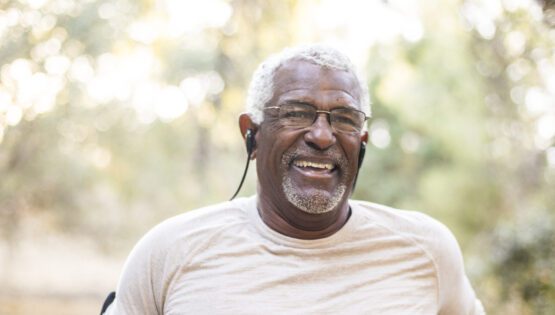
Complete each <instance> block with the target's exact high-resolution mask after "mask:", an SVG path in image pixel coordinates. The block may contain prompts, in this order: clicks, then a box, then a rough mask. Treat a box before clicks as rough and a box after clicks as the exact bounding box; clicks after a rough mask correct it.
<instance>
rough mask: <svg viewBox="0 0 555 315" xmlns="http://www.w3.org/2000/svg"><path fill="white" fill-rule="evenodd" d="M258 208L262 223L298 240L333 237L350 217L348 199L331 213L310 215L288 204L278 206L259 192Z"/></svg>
mask: <svg viewBox="0 0 555 315" xmlns="http://www.w3.org/2000/svg"><path fill="white" fill-rule="evenodd" d="M257 208H258V213H259V214H260V217H261V218H262V221H264V223H265V224H266V225H267V226H268V227H270V228H271V229H272V230H274V231H276V232H279V233H281V234H283V235H286V236H289V237H293V238H298V239H319V238H324V237H328V236H331V235H333V234H334V233H335V232H337V231H339V230H340V229H341V228H342V227H343V226H344V225H345V223H347V221H348V219H349V216H350V208H349V204H348V202H347V198H345V200H342V201H341V202H340V204H339V205H338V206H337V207H336V208H335V209H334V210H332V211H330V212H327V213H323V214H310V213H306V212H304V211H302V210H300V209H297V208H296V207H294V206H293V205H291V204H289V203H288V202H283V203H282V204H276V203H275V202H272V200H270V199H269V198H267V197H265V196H264V195H263V194H260V191H259V195H258V204H257Z"/></svg>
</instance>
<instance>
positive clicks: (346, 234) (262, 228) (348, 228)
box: [248, 196, 359, 248]
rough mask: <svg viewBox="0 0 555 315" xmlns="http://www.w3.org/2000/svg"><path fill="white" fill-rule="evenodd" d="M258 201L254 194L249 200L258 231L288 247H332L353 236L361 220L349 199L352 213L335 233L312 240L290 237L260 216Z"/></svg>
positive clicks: (252, 218)
mask: <svg viewBox="0 0 555 315" xmlns="http://www.w3.org/2000/svg"><path fill="white" fill-rule="evenodd" d="M257 201H258V197H257V196H253V197H252V198H250V200H249V207H248V208H249V217H250V220H251V222H252V223H253V225H254V227H255V228H256V231H257V232H258V233H259V234H260V235H261V236H262V237H264V238H265V239H267V240H270V241H272V242H273V243H276V244H279V245H282V246H287V247H295V248H324V247H330V246H333V245H334V244H337V243H342V242H343V241H344V240H345V239H348V238H350V237H351V234H352V233H353V231H354V230H355V227H356V225H357V222H358V221H359V214H358V211H357V209H356V205H355V204H354V203H353V202H352V201H351V200H349V207H350V208H351V215H350V217H349V219H348V220H347V222H346V223H345V224H344V225H343V226H342V227H341V229H339V230H338V231H337V232H335V233H333V234H332V235H330V236H326V237H323V238H318V239H312V240H305V239H299V238H294V237H290V236H287V235H284V234H281V233H279V232H277V231H275V230H273V229H272V228H270V227H269V226H268V225H266V223H265V222H264V221H263V220H262V218H261V217H260V214H259V213H258V208H257Z"/></svg>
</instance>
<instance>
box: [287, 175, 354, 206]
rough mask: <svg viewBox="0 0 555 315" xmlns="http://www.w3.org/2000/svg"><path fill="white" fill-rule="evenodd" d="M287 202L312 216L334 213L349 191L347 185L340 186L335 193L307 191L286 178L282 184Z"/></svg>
mask: <svg viewBox="0 0 555 315" xmlns="http://www.w3.org/2000/svg"><path fill="white" fill-rule="evenodd" d="M282 187H283V192H284V194H285V197H286V198H287V201H289V202H290V203H291V204H292V205H294V206H295V207H297V208H298V209H299V210H301V211H304V212H306V213H310V214H324V213H328V212H331V211H333V210H334V209H336V208H337V206H338V205H339V204H340V203H341V201H342V200H343V197H344V196H345V193H346V191H347V186H346V185H345V184H340V185H338V186H337V187H336V189H334V190H333V191H331V192H330V191H327V190H322V189H316V188H314V189H310V190H309V191H306V190H304V189H301V188H300V187H297V185H296V184H295V182H294V181H293V180H292V179H291V178H290V177H288V176H285V177H284V179H283V182H282Z"/></svg>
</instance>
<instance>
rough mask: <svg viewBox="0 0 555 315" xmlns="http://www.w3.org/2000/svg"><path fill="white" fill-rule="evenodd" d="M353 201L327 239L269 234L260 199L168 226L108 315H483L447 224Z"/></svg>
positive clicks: (153, 236) (128, 274) (129, 273)
mask: <svg viewBox="0 0 555 315" xmlns="http://www.w3.org/2000/svg"><path fill="white" fill-rule="evenodd" d="M349 203H350V205H351V209H352V215H351V217H350V219H349V221H348V222H347V223H346V224H345V226H344V227H343V228H341V230H339V231H338V232H336V233H335V234H333V235H332V236H329V237H326V238H323V239H318V240H300V239H295V238H290V237H287V236H284V235H282V234H279V233H278V232H275V231H274V230H272V229H270V228H269V227H267V226H266V225H265V223H264V222H263V221H262V220H261V218H260V216H259V215H258V212H257V209H256V197H255V196H254V197H250V198H241V199H236V200H235V201H231V202H226V203H222V204H219V205H215V206H211V207H207V208H203V209H199V210H195V211H192V212H188V213H185V214H182V215H179V216H177V217H174V218H171V219H169V220H166V221H165V222H163V223H161V224H159V225H158V226H156V227H155V228H154V229H152V230H151V231H150V232H148V233H147V234H146V235H145V236H144V237H143V238H142V239H141V241H140V242H139V243H138V244H137V245H136V246H135V248H134V249H133V251H132V253H131V254H130V256H129V258H128V260H127V262H126V264H125V267H124V271H123V275H122V277H121V279H120V282H119V285H118V288H117V291H116V295H117V296H116V300H115V301H114V303H113V304H112V305H111V306H110V308H109V309H108V311H107V314H379V315H387V314H391V315H399V314H412V315H415V314H426V315H429V314H484V311H483V308H482V307H481V304H480V302H479V301H478V300H477V299H476V297H475V295H474V291H473V290H472V288H471V286H470V284H469V282H468V279H467V277H466V275H465V272H464V267H463V262H462V256H461V252H460V249H459V246H458V244H457V242H456V240H455V238H454V237H453V235H452V234H451V232H450V231H449V230H448V229H447V228H446V227H445V226H444V225H442V224H441V223H439V222H437V221H435V220H434V219H431V218H430V217H428V216H426V215H424V214H421V213H418V212H410V211H402V210H397V209H392V208H388V207H385V206H381V205H377V204H372V203H368V202H361V201H354V200H352V201H350V202H349Z"/></svg>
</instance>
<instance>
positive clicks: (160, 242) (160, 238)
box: [105, 228, 169, 315]
mask: <svg viewBox="0 0 555 315" xmlns="http://www.w3.org/2000/svg"><path fill="white" fill-rule="evenodd" d="M161 234H162V233H160V231H156V228H155V229H154V230H153V231H150V232H149V233H147V234H146V235H145V236H144V237H143V238H142V239H141V240H140V241H139V242H138V243H137V245H135V247H134V248H133V250H132V251H131V253H130V255H129V257H128V258H127V261H126V262H125V265H124V267H123V271H122V275H121V277H120V279H119V283H118V286H117V290H116V299H115V300H114V302H113V303H112V305H110V307H109V308H108V310H107V311H106V313H105V314H107V315H116V314H117V315H132V314H162V313H163V296H164V294H165V293H164V292H165V290H166V289H167V288H165V285H164V283H166V281H165V280H164V279H166V278H167V272H168V268H169V266H168V260H167V259H165V258H166V253H165V250H164V248H166V247H165V246H164V244H165V241H167V240H164V235H161Z"/></svg>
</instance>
